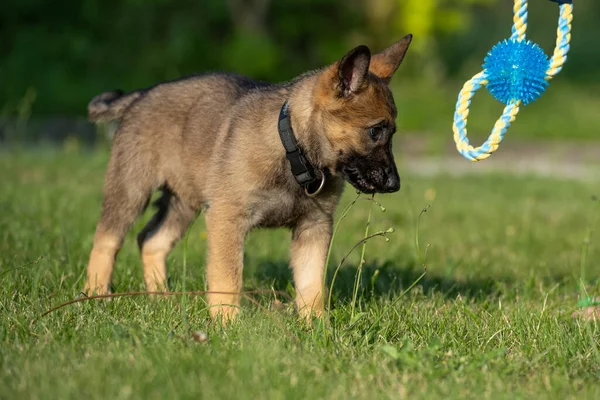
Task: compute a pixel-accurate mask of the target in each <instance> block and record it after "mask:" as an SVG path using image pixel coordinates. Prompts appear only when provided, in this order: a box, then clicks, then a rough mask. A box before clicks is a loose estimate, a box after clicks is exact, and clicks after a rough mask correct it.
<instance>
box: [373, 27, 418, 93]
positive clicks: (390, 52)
mask: <svg viewBox="0 0 600 400" xmlns="http://www.w3.org/2000/svg"><path fill="white" fill-rule="evenodd" d="M411 41H412V35H411V34H408V35H406V36H404V37H403V38H402V39H400V41H398V42H396V43H394V44H393V45H391V46H390V47H388V48H387V49H385V50H383V51H382V52H380V53H377V54H375V55H374V56H373V58H372V59H371V66H370V68H369V70H370V71H371V73H373V74H374V75H377V76H378V77H380V78H381V79H383V80H385V81H387V82H389V81H390V79H392V76H393V75H394V72H396V70H397V69H398V67H399V66H400V64H402V60H404V56H405V55H406V52H407V51H408V47H409V46H410V42H411Z"/></svg>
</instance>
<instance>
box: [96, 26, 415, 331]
mask: <svg viewBox="0 0 600 400" xmlns="http://www.w3.org/2000/svg"><path fill="white" fill-rule="evenodd" d="M411 40H412V35H407V36H405V37H404V38H403V39H401V40H400V41H399V42H397V43H395V44H393V45H392V46H390V47H389V48H387V49H386V50H384V51H382V52H381V53H378V54H375V55H373V56H371V53H370V50H369V48H367V47H366V46H358V47H356V48H354V49H353V50H351V51H349V52H348V53H347V54H346V55H344V56H343V57H342V58H341V59H340V60H339V61H337V62H335V63H334V64H333V65H330V66H328V67H325V68H323V69H320V70H317V71H313V72H309V73H306V74H304V75H301V76H300V77H298V78H296V79H294V80H293V81H290V82H288V83H285V84H267V83H262V82H256V81H253V80H251V79H248V78H246V77H243V76H239V75H233V74H227V73H212V74H206V75H199V76H192V77H188V78H184V79H181V80H177V81H172V82H166V83H161V84H159V85H157V86H154V87H151V88H148V89H143V90H136V91H133V92H131V93H127V94H124V93H123V92H121V91H116V92H107V93H103V94H101V95H99V96H96V97H95V98H94V99H93V100H92V101H91V102H90V104H89V106H88V112H89V119H90V120H91V121H94V122H98V121H111V120H120V125H119V128H118V131H117V132H116V134H115V137H114V140H113V144H112V150H111V156H110V161H109V163H108V169H107V172H106V180H105V184H104V201H103V204H102V213H101V217H100V221H99V222H98V225H97V229H96V233H95V236H94V246H93V249H92V251H91V255H90V260H89V264H88V267H87V282H86V286H85V292H86V293H88V294H92V293H95V294H105V293H108V292H109V286H110V283H111V276H112V272H113V265H114V262H115V258H116V255H117V253H118V251H119V249H120V247H121V245H122V243H123V238H124V236H125V234H126V232H127V231H128V230H129V228H130V227H131V225H132V224H133V222H134V221H135V220H136V218H137V217H138V216H139V215H140V214H141V213H142V212H143V211H144V210H145V208H146V207H147V206H148V203H149V199H150V197H151V195H152V193H153V192H154V191H156V190H159V189H160V190H161V191H162V196H161V197H160V199H159V200H158V201H157V207H158V211H157V213H156V214H155V215H154V217H153V218H152V219H151V220H150V222H149V223H148V224H147V225H146V227H145V228H144V229H143V230H142V231H141V232H140V233H139V235H138V237H137V238H138V244H139V247H140V250H141V256H142V262H143V264H144V279H145V283H146V287H147V289H148V290H149V291H163V290H165V289H166V281H167V271H166V265H165V260H166V258H167V255H168V254H169V252H170V251H171V249H172V248H173V246H174V244H175V243H176V241H177V240H178V239H180V238H181V237H182V235H183V234H184V233H185V232H186V230H187V228H188V227H189V225H190V223H191V222H192V221H193V220H194V219H195V217H196V215H197V214H198V212H200V211H201V210H205V217H206V225H207V231H208V232H207V234H208V260H207V267H206V273H207V279H208V289H209V291H210V292H214V293H212V294H209V295H208V296H207V297H208V303H209V306H210V313H211V316H212V317H213V318H216V317H219V319H221V318H222V319H223V321H228V320H230V319H231V318H233V317H235V315H236V314H237V313H238V310H239V302H240V295H239V294H236V293H240V292H241V290H242V266H243V254H244V241H245V238H246V235H247V234H248V232H249V231H250V230H252V229H253V228H257V227H282V226H284V227H289V228H291V230H292V245H291V268H292V269H293V274H294V282H295V287H296V294H297V299H296V306H297V308H298V310H299V312H300V315H301V316H303V317H307V318H308V317H310V316H311V315H316V316H318V315H320V314H321V313H322V311H323V309H322V298H323V293H322V287H323V279H324V276H323V275H324V265H325V257H326V253H327V249H328V246H329V243H330V240H331V234H332V221H333V213H334V210H335V208H336V206H337V204H338V201H339V198H340V196H341V194H342V190H343V186H344V180H346V181H348V182H350V184H351V185H352V186H354V187H355V188H356V189H358V190H359V191H361V192H364V193H375V192H382V193H390V192H396V191H398V190H399V189H400V177H399V176H398V171H397V169H396V165H395V163H394V156H393V154H392V135H393V134H394V132H395V131H396V125H395V119H396V106H395V104H394V99H393V97H392V93H391V91H390V89H389V87H388V83H389V81H390V79H391V78H392V75H393V74H394V73H395V72H396V69H397V68H398V66H399V65H400V63H401V62H402V60H403V58H404V56H405V54H406V51H407V50H408V47H409V45H410V42H411ZM278 128H279V129H278ZM299 183H300V184H299Z"/></svg>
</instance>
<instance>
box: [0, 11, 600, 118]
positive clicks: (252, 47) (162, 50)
mask: <svg viewBox="0 0 600 400" xmlns="http://www.w3.org/2000/svg"><path fill="white" fill-rule="evenodd" d="M511 12H512V2H510V1H508V0H504V1H500V0H226V1H223V0H201V1H197V0H80V1H77V2H73V1H71V0H54V1H52V2H48V1H45V0H3V1H0V110H4V113H6V112H7V110H8V111H10V110H13V111H14V110H15V109H16V108H18V107H19V104H22V99H23V98H24V96H25V94H26V93H30V94H31V93H35V94H36V100H35V103H34V104H33V106H32V107H33V108H32V110H31V112H32V113H33V114H34V115H40V114H69V115H83V114H84V113H85V108H86V104H87V102H88V101H89V99H90V98H91V97H92V96H93V95H95V94H97V93H99V92H102V91H106V90H111V89H114V88H122V89H124V90H129V89H134V88H139V87H144V86H149V85H152V84H154V83H156V82H158V81H161V80H167V79H173V78H177V77H180V76H182V75H186V74H191V73H197V72H204V71H210V70H218V69H225V70H233V71H236V72H239V73H243V74H247V75H250V76H252V77H254V78H257V79H268V80H275V81H278V80H287V79H290V78H292V77H294V76H295V75H297V74H299V73H301V72H303V71H306V70H309V69H313V68H316V67H319V66H321V65H324V64H326V63H329V62H332V61H334V60H335V59H336V58H338V57H340V56H341V55H342V54H343V53H344V52H345V51H347V50H348V49H349V48H350V47H351V46H352V45H356V44H359V43H365V44H368V45H372V46H373V47H374V48H378V49H379V48H382V47H384V46H386V45H389V44H390V43H392V42H393V41H395V40H397V39H398V38H400V37H401V36H402V35H404V34H405V33H407V32H412V33H413V34H414V35H415V41H414V43H413V49H412V52H411V53H412V54H413V55H412V57H411V59H410V63H409V65H411V66H412V67H413V68H412V73H413V74H414V76H416V77H418V78H425V79H428V80H432V79H431V78H447V77H453V76H456V75H458V74H460V78H461V80H462V78H464V75H465V74H466V72H465V73H464V74H463V72H462V70H463V69H465V70H467V69H468V70H469V73H471V72H473V71H472V69H474V68H476V67H475V65H476V64H480V63H481V61H482V59H483V56H484V55H485V52H487V50H488V49H489V48H490V47H491V46H492V45H493V44H494V43H495V42H496V41H497V40H500V39H502V38H504V37H506V36H507V35H508V33H509V32H510V25H511V19H512V16H511ZM599 17H600V3H599V2H578V3H577V8H576V14H575V23H574V34H573V43H572V53H571V55H570V62H569V64H568V66H567V68H566V69H565V74H564V75H563V76H565V78H567V79H568V78H569V77H570V78H571V79H572V80H573V81H583V80H586V82H589V79H590V77H592V76H598V74H599V71H598V70H597V68H596V65H598V63H599V62H600V48H599V47H598V46H596V43H595V39H596V38H597V37H599V36H600V25H599V24H598V23H597V21H598V18H599ZM556 18H557V7H556V4H553V3H550V2H549V1H533V0H532V1H530V22H531V23H530V32H531V37H532V38H533V39H535V40H536V41H539V42H540V44H542V45H543V46H544V48H545V49H546V51H547V52H548V53H549V52H550V51H551V48H552V45H553V43H554V40H555V30H556ZM406 72H407V73H410V72H411V69H410V68H408V69H406ZM565 78H563V79H565ZM433 81H436V80H433Z"/></svg>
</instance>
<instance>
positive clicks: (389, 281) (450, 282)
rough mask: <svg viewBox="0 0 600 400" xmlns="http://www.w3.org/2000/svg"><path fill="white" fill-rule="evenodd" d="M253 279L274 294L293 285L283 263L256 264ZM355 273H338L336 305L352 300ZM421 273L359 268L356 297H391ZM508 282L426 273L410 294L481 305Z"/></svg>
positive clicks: (410, 266) (391, 266)
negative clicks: (359, 275)
mask: <svg viewBox="0 0 600 400" xmlns="http://www.w3.org/2000/svg"><path fill="white" fill-rule="evenodd" d="M258 265H259V267H258V268H257V271H256V275H255V278H256V279H257V280H258V281H260V282H261V283H264V284H267V285H269V286H270V287H272V288H273V289H275V290H282V291H286V290H287V289H289V287H290V286H291V285H292V284H293V277H292V272H291V270H290V269H289V267H288V264H287V263H286V262H284V261H277V262H272V261H265V262H260V263H259V264H258ZM356 272H357V265H346V266H344V267H343V268H342V269H340V271H339V272H338V275H337V277H336V280H335V283H334V286H333V298H334V299H335V300H336V301H341V302H347V301H350V300H351V299H352V291H353V288H354V281H355V277H356ZM422 273H423V269H422V268H421V267H420V266H417V265H416V264H415V263H414V262H413V263H410V262H407V263H405V264H404V265H402V264H395V263H392V262H385V263H382V264H378V263H371V264H365V265H363V268H362V278H361V288H360V292H359V294H360V297H361V298H362V299H367V300H368V299H372V298H381V297H388V296H394V295H396V294H399V293H401V292H402V291H404V290H405V289H406V288H408V287H409V286H410V285H412V284H413V283H414V282H415V281H416V280H417V279H418V278H419V276H421V274H422ZM332 278H333V268H332V269H331V270H330V271H328V280H327V282H328V285H330V284H331V279H332ZM511 283H512V281H510V280H508V279H506V278H504V279H502V280H501V281H498V280H493V279H490V278H488V279H485V278H483V279H466V280H457V279H454V278H453V277H451V276H444V275H439V274H437V275H436V274H435V273H434V272H431V271H428V272H427V274H426V275H425V276H424V277H423V279H421V281H420V282H419V283H418V284H417V285H416V286H415V288H414V289H413V290H419V291H420V292H422V293H424V294H432V293H435V294H442V296H444V297H445V298H449V299H450V298H456V297H457V296H459V295H460V296H461V297H463V298H468V299H471V300H474V301H484V300H486V299H489V298H494V297H498V296H500V295H501V294H502V292H503V288H504V287H506V286H507V285H510V284H511Z"/></svg>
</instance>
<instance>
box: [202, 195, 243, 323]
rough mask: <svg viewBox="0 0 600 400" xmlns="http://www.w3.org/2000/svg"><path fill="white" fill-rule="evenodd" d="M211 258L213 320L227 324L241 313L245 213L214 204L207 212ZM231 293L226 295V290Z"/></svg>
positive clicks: (208, 274)
mask: <svg viewBox="0 0 600 400" xmlns="http://www.w3.org/2000/svg"><path fill="white" fill-rule="evenodd" d="M206 226H207V234H208V260H207V266H206V275H207V280H208V290H209V292H222V293H209V294H208V296H207V299H208V305H209V307H210V314H211V316H212V318H213V320H219V319H220V320H221V322H222V323H227V322H228V321H230V320H231V319H233V318H235V316H236V315H237V314H238V312H239V305H240V295H239V294H235V293H240V292H241V291H242V269H243V260H244V241H245V239H246V234H247V232H248V229H247V223H246V219H245V218H244V216H242V215H239V214H238V213H237V212H236V211H235V209H234V208H232V207H220V208H216V207H211V208H209V209H208V211H207V212H206ZM223 292H225V293H232V294H225V293H223Z"/></svg>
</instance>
